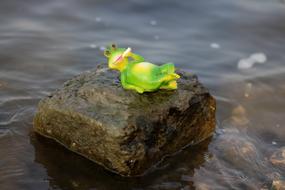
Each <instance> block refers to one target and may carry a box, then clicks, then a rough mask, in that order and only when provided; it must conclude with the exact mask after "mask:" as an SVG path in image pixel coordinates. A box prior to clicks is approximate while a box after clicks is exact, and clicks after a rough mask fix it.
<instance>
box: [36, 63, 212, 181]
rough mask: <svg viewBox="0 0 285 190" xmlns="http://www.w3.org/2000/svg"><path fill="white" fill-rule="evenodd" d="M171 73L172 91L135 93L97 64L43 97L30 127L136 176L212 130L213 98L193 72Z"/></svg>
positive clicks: (125, 174) (126, 174) (114, 72)
mask: <svg viewBox="0 0 285 190" xmlns="http://www.w3.org/2000/svg"><path fill="white" fill-rule="evenodd" d="M177 73H178V74H180V75H181V79H179V80H178V88H179V89H178V90H175V91H167V90H160V91H157V92H154V93H144V94H138V93H136V92H134V91H129V90H124V89H123V88H122V87H121V84H120V81H119V73H118V72H116V71H112V70H109V69H108V68H106V67H104V66H98V68H97V69H95V70H93V71H90V72H85V73H83V74H81V75H79V76H77V77H75V78H73V79H71V80H69V81H67V82H66V83H65V84H64V86H63V87H62V88H61V89H59V90H57V91H55V92H54V93H53V94H51V95H50V96H49V97H47V98H45V99H43V100H42V101H41V102H40V103H39V106H38V112H37V113H36V115H35V118H34V130H35V131H36V132H37V133H39V134H40V135H43V136H46V137H49V138H52V139H54V140H56V141H57V142H59V143H61V144H62V145H64V146H65V147H66V148H68V149H70V150H72V151H74V152H76V153H78V154H81V155H82V156H84V157H86V158H88V159H90V160H92V161H94V162H96V163H98V164H100V165H102V166H104V167H105V168H107V169H108V170H111V171H113V172H115V173H119V174H120V175H124V176H135V175H141V174H143V173H144V172H145V171H146V170H147V169H149V168H150V167H151V166H152V165H153V164H156V163H158V162H159V161H160V160H161V159H162V158H163V157H165V156H166V155H170V154H173V153H175V152H177V151H178V150H180V149H181V148H183V147H185V146H187V145H190V144H197V143H198V142H200V141H202V140H204V139H206V138H207V137H209V136H211V135H212V133H213V131H214V128H215V106H216V105H215V100H214V98H213V97H212V96H211V95H210V94H209V92H208V91H207V90H206V89H205V88H204V87H203V86H202V85H201V83H199V82H198V80H197V77H196V76H195V75H191V74H189V73H186V72H182V71H177Z"/></svg>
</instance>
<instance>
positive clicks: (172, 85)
mask: <svg viewBox="0 0 285 190" xmlns="http://www.w3.org/2000/svg"><path fill="white" fill-rule="evenodd" d="M160 89H166V90H175V89H177V82H176V81H175V80H172V81H169V82H168V83H166V84H165V85H162V86H161V87H160Z"/></svg>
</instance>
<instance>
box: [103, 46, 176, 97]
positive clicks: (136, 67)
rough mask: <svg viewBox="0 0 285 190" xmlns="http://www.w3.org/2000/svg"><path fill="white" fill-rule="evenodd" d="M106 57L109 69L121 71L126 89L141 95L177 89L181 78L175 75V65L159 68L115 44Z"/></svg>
mask: <svg viewBox="0 0 285 190" xmlns="http://www.w3.org/2000/svg"><path fill="white" fill-rule="evenodd" d="M104 55H105V56H106V57H107V58H108V66H109V68H110V69H115V70H118V71H120V73H121V75H120V80H121V84H122V86H123V88H124V89H130V90H135V91H136V92H138V93H140V94H141V93H144V92H153V91H157V90H158V89H166V90H175V89H177V82H176V80H177V79H178V78H180V76H179V75H178V74H176V73H175V66H174V64H173V63H166V64H163V65H161V66H158V65H155V64H153V63H149V62H146V61H145V60H144V58H143V57H142V56H140V55H138V54H135V53H132V50H131V48H118V47H117V46H116V45H115V44H112V45H111V46H110V47H108V48H107V49H106V50H105V51H104Z"/></svg>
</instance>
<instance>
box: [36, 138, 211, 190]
mask: <svg viewBox="0 0 285 190" xmlns="http://www.w3.org/2000/svg"><path fill="white" fill-rule="evenodd" d="M210 141H211V139H208V140H206V141H204V142H203V143H201V144H199V145H197V146H194V147H188V148H186V149H185V150H184V151H182V152H180V153H177V155H175V156H173V157H169V158H166V159H165V160H164V161H163V162H161V163H160V164H159V165H157V166H156V167H155V169H154V170H153V171H150V173H148V174H147V175H145V176H142V177H136V178H122V177H120V176H118V175H116V174H113V173H111V172H108V171H106V170H105V169H103V168H102V167H101V166H98V165H97V164H94V163H93V162H91V161H88V160H87V159H85V158H82V157H81V156H78V155H77V154H75V153H72V152H70V151H67V150H66V149H65V148H64V147H62V146H60V145H58V144H57V143H54V142H53V141H51V140H49V139H46V138H44V137H40V136H38V135H36V134H34V133H32V134H31V143H32V144H33V146H34V147H35V162H36V163H39V164H41V165H43V167H45V168H46V171H47V174H48V176H49V183H50V186H51V187H52V188H54V189H57V188H60V189H108V190H112V189H114V190H115V189H122V190H124V189H173V190H174V189H181V188H190V187H192V182H191V180H192V176H193V174H194V170H195V169H198V168H199V167H200V166H201V165H203V164H204V162H206V161H207V159H208V157H209V152H208V145H209V143H210Z"/></svg>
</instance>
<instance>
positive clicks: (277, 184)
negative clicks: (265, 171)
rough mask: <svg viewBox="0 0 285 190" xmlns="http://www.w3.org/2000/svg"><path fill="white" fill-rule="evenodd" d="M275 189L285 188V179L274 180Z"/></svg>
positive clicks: (273, 186) (284, 189)
mask: <svg viewBox="0 0 285 190" xmlns="http://www.w3.org/2000/svg"><path fill="white" fill-rule="evenodd" d="M271 189H274V190H285V181H282V180H274V181H273V182H272V188H271Z"/></svg>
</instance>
